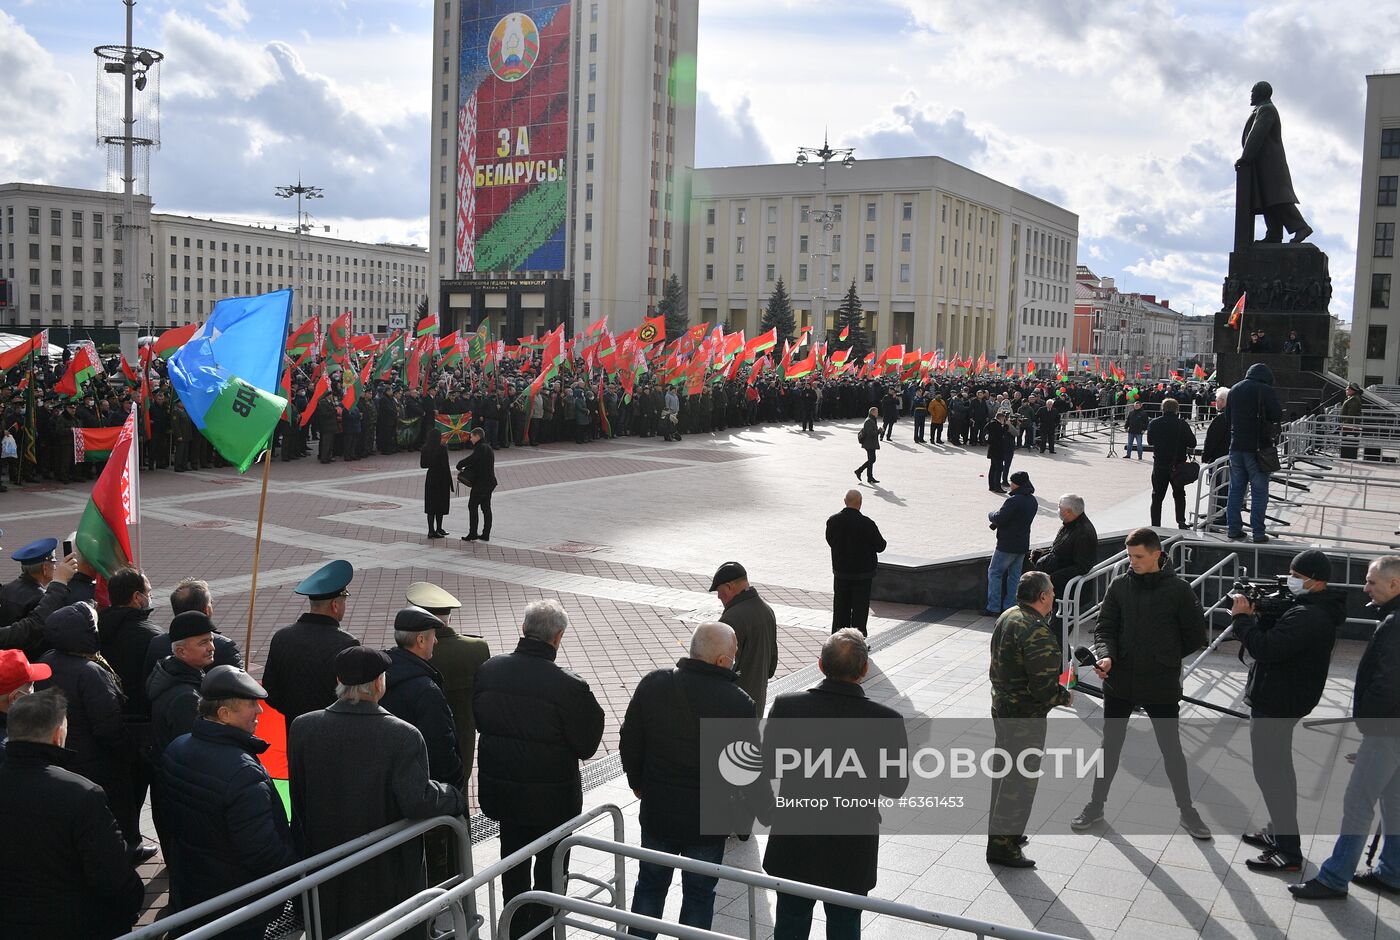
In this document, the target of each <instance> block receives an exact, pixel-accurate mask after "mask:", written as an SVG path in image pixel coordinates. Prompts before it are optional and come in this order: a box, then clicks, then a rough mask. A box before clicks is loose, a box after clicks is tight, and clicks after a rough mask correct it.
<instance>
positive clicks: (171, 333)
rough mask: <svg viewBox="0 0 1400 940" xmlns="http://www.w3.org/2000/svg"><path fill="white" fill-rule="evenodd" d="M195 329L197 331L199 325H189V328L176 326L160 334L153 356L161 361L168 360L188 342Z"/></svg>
mask: <svg viewBox="0 0 1400 940" xmlns="http://www.w3.org/2000/svg"><path fill="white" fill-rule="evenodd" d="M197 329H199V325H198V324H196V323H191V324H190V325H189V326H177V327H175V328H174V329H170V330H166V331H165V332H164V333H161V334H160V335H159V336H157V337H156V343H155V349H154V353H155V355H157V356H159V357H160V358H162V359H169V358H170V357H171V356H173V355H175V352H176V351H177V350H178V349H179V348H180V347H181V346H183V345H185V344H186V343H188V342H189V341H190V337H191V336H193V335H194V331H195V330H197Z"/></svg>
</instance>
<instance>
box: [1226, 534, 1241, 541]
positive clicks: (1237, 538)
mask: <svg viewBox="0 0 1400 940" xmlns="http://www.w3.org/2000/svg"><path fill="white" fill-rule="evenodd" d="M1225 537H1226V538H1227V539H1230V540H1231V541H1232V542H1241V541H1243V540H1244V533H1243V532H1227V533H1225Z"/></svg>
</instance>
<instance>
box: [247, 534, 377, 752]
mask: <svg viewBox="0 0 1400 940" xmlns="http://www.w3.org/2000/svg"><path fill="white" fill-rule="evenodd" d="M354 577H355V569H354V568H353V567H351V565H350V562H348V561H344V560H342V559H337V560H336V561H333V562H331V563H330V564H327V565H324V566H322V567H321V568H320V569H318V570H317V571H316V572H315V573H313V574H312V575H311V576H310V577H308V578H306V580H304V581H302V582H301V583H300V584H298V585H297V586H296V588H295V591H296V593H298V594H301V595H304V596H305V597H308V598H310V610H308V611H307V612H306V613H304V614H302V615H301V616H300V617H298V618H297V621H296V623H294V624H292V625H291V626H287V627H283V628H281V629H280V630H278V631H277V632H276V633H274V634H273V635H272V643H271V644H270V645H269V647H268V653H267V665H266V666H264V667H263V676H262V681H263V685H264V686H265V687H266V688H267V703H268V704H269V705H271V706H272V707H273V708H275V709H277V710H278V711H279V712H281V713H282V715H283V716H284V717H285V718H286V719H287V726H288V727H291V724H292V722H293V721H295V720H296V719H297V718H298V717H300V716H301V715H305V714H306V713H307V712H313V711H316V710H318V709H321V708H325V707H327V706H328V705H330V704H331V703H332V702H334V701H335V678H336V677H335V666H334V662H335V657H336V655H337V654H339V653H340V652H341V651H342V650H344V649H346V648H347V647H350V646H359V645H360V641H359V640H357V639H355V638H354V637H353V636H351V635H350V634H349V633H346V632H345V631H344V630H341V629H340V623H341V621H343V620H344V619H345V614H346V609H347V607H348V606H349V598H350V591H349V590H348V588H349V585H350V581H351V579H353V578H354Z"/></svg>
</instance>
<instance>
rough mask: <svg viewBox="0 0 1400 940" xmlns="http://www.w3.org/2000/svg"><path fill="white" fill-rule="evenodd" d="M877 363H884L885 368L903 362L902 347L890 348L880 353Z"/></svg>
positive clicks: (901, 345)
mask: <svg viewBox="0 0 1400 940" xmlns="http://www.w3.org/2000/svg"><path fill="white" fill-rule="evenodd" d="M878 361H879V362H882V363H884V364H885V365H887V366H897V365H899V364H900V363H901V362H903V361H904V345H903V344H899V345H896V346H890V347H889V348H887V349H886V350H885V351H884V352H882V353H880V358H879V360H878Z"/></svg>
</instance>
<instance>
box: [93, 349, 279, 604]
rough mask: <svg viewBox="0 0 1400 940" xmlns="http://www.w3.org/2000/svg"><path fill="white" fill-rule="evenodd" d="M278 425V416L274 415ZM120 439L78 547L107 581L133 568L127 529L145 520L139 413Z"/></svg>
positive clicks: (96, 491)
mask: <svg viewBox="0 0 1400 940" xmlns="http://www.w3.org/2000/svg"><path fill="white" fill-rule="evenodd" d="M277 335H280V334H277ZM273 421H274V423H275V422H276V415H275V414H274V415H273ZM114 430H116V431H117V432H118V440H117V442H116V444H115V445H114V446H113V448H112V452H111V457H110V458H109V459H108V461H107V466H106V467H105V468H104V469H103V471H102V475H101V476H99V477H98V478H97V483H96V484H95V485H94V486H93V488H92V495H91V496H90V497H88V503H87V507H86V508H85V509H84V510H83V516H82V519H80V520H79V522H78V534H77V538H76V541H75V545H76V547H77V549H78V551H79V552H80V553H81V554H82V556H83V558H84V559H85V560H86V561H87V562H88V563H89V564H90V565H92V566H93V567H94V568H96V569H97V571H98V573H100V574H101V575H102V576H103V577H104V578H110V577H111V576H112V575H113V574H115V573H116V572H117V569H119V568H123V567H126V566H127V565H130V564H131V563H132V561H133V555H132V553H131V537H130V536H129V535H128V533H127V527H128V526H130V525H135V524H137V523H139V522H140V520H141V494H140V486H139V483H138V482H137V476H136V474H137V469H136V468H137V459H138V447H139V445H138V444H136V441H135V438H136V410H135V409H134V408H133V409H132V410H131V412H130V413H128V414H127V417H126V423H125V424H123V425H122V426H121V427H120V428H116V429H114Z"/></svg>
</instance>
